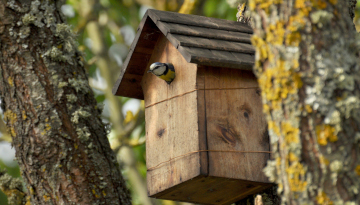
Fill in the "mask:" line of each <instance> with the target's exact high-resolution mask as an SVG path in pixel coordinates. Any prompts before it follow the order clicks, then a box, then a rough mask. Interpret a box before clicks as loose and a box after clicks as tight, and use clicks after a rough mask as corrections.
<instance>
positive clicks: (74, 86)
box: [0, 0, 131, 204]
mask: <svg viewBox="0 0 360 205" xmlns="http://www.w3.org/2000/svg"><path fill="white" fill-rule="evenodd" d="M60 6H61V2H60V1H42V2H41V3H40V1H39V0H32V1H15V0H8V1H6V0H0V49H1V50H0V52H1V53H0V66H1V69H0V93H1V98H2V105H3V107H4V108H5V110H4V117H5V121H6V123H7V126H8V132H9V133H10V134H11V136H12V139H13V142H12V143H13V146H14V147H15V150H16V158H17V160H18V163H19V166H20V169H21V172H22V176H23V178H24V181H25V183H26V187H27V193H28V196H30V201H31V203H32V204H130V203H131V202H130V197H129V192H128V190H127V189H126V187H125V182H124V180H123V178H122V176H121V173H120V170H119V166H118V164H117V162H116V159H115V156H114V153H113V152H112V150H111V149H110V146H109V142H108V139H107V130H106V125H105V124H104V123H103V122H102V120H101V118H100V113H101V109H100V108H99V106H97V103H96V100H95V99H94V96H93V94H92V91H91V89H90V87H89V85H88V79H87V76H86V72H85V69H84V67H83V57H82V55H81V54H80V53H79V52H78V50H77V44H76V40H75V35H74V34H73V33H72V32H71V28H70V27H69V26H68V25H66V23H65V20H64V17H63V16H62V14H61V12H60ZM118 114H120V113H118Z"/></svg>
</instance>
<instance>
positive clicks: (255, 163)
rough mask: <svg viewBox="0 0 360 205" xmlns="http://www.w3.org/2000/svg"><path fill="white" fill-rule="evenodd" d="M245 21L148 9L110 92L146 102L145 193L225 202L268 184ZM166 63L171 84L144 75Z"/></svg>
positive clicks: (262, 121) (266, 152)
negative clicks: (170, 69)
mask: <svg viewBox="0 0 360 205" xmlns="http://www.w3.org/2000/svg"><path fill="white" fill-rule="evenodd" d="M251 33H252V29H251V27H249V26H248V25H246V24H243V23H239V22H233V21H227V20H221V19H214V18H207V17H203V16H195V15H186V14H178V13H173V12H164V11H156V10H148V11H147V13H146V14H145V16H144V18H143V19H142V21H141V23H140V26H139V28H138V31H137V34H136V37H135V40H134V42H133V44H132V46H131V48H130V53H129V55H128V57H127V59H126V60H125V62H124V66H123V68H122V70H121V74H120V77H119V79H118V81H117V82H116V85H115V86H114V89H113V93H114V94H115V95H119V96H126V97H132V98H138V99H144V100H145V120H146V166H147V169H148V171H147V187H148V194H149V196H151V197H155V198H161V199H169V200H175V201H186V202H193V203H201V204H230V203H233V202H236V201H238V200H240V199H242V198H245V197H247V196H249V195H251V194H255V193H257V192H259V191H261V190H264V189H266V188H269V187H270V186H272V184H271V183H269V181H268V179H267V177H266V176H265V175H264V173H263V171H262V169H263V168H264V167H265V165H266V162H267V160H268V159H269V158H270V152H269V151H270V145H269V138H268V135H267V126H266V120H265V119H264V117H263V113H262V102H261V96H260V90H259V87H258V83H257V80H256V78H255V76H254V74H253V73H252V71H251V69H252V66H253V64H254V48H253V47H252V46H251V43H250V36H251ZM154 62H162V63H172V64H173V65H174V67H175V73H176V77H175V80H174V81H173V82H172V83H171V84H169V85H168V84H167V83H166V82H165V81H164V80H162V79H160V78H158V77H156V76H155V75H153V74H151V73H147V71H148V69H149V66H150V65H151V64H152V63H154Z"/></svg>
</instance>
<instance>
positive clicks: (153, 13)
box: [148, 9, 253, 34]
mask: <svg viewBox="0 0 360 205" xmlns="http://www.w3.org/2000/svg"><path fill="white" fill-rule="evenodd" d="M148 15H149V16H150V18H151V19H152V20H153V21H154V23H155V24H156V23H157V21H162V22H169V23H178V24H179V23H181V24H184V25H192V26H201V27H205V28H214V29H220V30H227V31H235V32H242V33H249V34H252V33H253V30H252V28H251V27H250V26H249V25H247V24H245V23H242V22H237V21H231V20H227V19H217V18H212V17H205V16H200V15H191V14H180V13H176V12H169V11H159V10H155V9H149V10H148ZM224 22H226V23H224Z"/></svg>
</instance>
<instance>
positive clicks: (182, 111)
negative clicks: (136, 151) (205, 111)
mask: <svg viewBox="0 0 360 205" xmlns="http://www.w3.org/2000/svg"><path fill="white" fill-rule="evenodd" d="M154 62H167V63H172V64H173V65H174V67H175V73H176V78H175V80H174V81H173V82H172V83H171V84H170V85H168V84H167V83H166V82H165V81H164V80H162V79H160V78H158V77H156V76H155V75H153V74H150V73H146V74H144V77H143V80H142V88H143V90H144V98H145V107H146V108H145V121H146V147H147V150H146V165H147V168H148V172H147V182H148V193H149V195H150V196H152V195H154V194H157V193H159V192H161V191H164V190H165V189H167V188H169V187H172V186H175V185H177V184H180V183H181V182H184V181H187V180H190V179H191V178H194V177H196V176H198V175H199V174H200V170H199V163H200V159H199V153H197V154H192V155H188V156H184V157H182V158H181V159H177V160H173V161H169V160H171V159H174V158H175V157H177V156H181V155H184V154H186V153H189V152H192V151H196V150H199V137H198V135H199V131H198V116H197V92H196V65H195V64H192V63H188V62H186V61H185V59H184V58H183V57H182V56H181V54H180V53H179V51H177V49H176V48H175V47H174V46H173V45H172V44H171V43H170V42H169V41H168V40H167V39H166V37H165V36H161V37H160V38H159V40H158V42H157V44H156V46H155V48H154V52H153V55H152V56H151V58H150V60H149V64H148V67H149V66H150V65H151V64H152V63H154ZM161 163H162V164H161ZM189 165H191V166H189ZM193 165H195V166H193Z"/></svg>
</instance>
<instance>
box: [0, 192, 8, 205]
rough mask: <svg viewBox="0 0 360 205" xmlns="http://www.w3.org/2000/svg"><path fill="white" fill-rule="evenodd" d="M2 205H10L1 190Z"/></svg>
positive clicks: (0, 201)
mask: <svg viewBox="0 0 360 205" xmlns="http://www.w3.org/2000/svg"><path fill="white" fill-rule="evenodd" d="M0 204H1V205H8V201H7V197H6V195H5V194H4V193H3V192H2V191H1V190H0Z"/></svg>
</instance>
